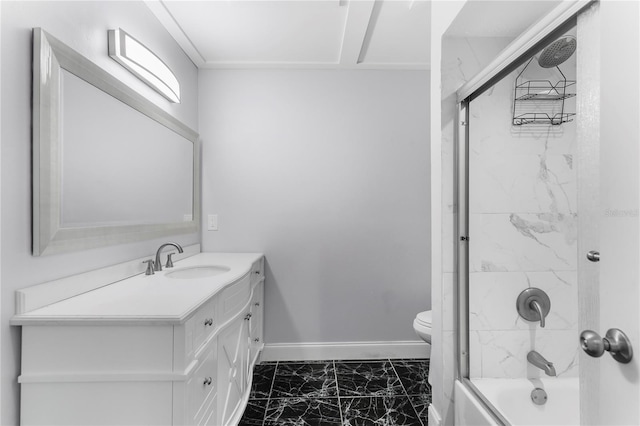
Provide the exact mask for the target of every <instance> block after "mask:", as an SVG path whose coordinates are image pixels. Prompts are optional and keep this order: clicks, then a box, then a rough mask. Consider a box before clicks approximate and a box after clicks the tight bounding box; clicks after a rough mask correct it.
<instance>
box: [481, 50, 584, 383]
mask: <svg viewBox="0 0 640 426" xmlns="http://www.w3.org/2000/svg"><path fill="white" fill-rule="evenodd" d="M561 69H562V71H563V72H564V73H565V75H567V78H571V77H572V76H574V75H575V58H574V59H572V60H570V61H568V62H566V63H565V64H563V65H561ZM520 70H522V67H520V68H519V69H518V70H516V71H515V72H514V73H512V74H511V75H509V76H508V77H506V78H505V79H503V80H502V81H501V82H499V83H498V84H497V85H496V86H494V87H493V88H492V89H490V90H489V91H487V92H485V93H484V94H482V95H481V96H480V97H478V98H477V99H474V100H473V101H472V102H471V105H470V109H469V112H470V118H469V126H470V127H469V135H470V139H469V140H470V144H469V146H470V152H469V164H470V168H469V181H470V183H469V185H470V190H469V210H470V211H469V214H470V216H469V227H470V232H469V234H470V242H469V253H470V254H469V262H470V265H469V271H470V273H469V275H470V282H469V311H470V336H469V340H470V363H471V365H470V367H471V377H477V378H480V377H482V378H489V377H490V378H516V377H529V378H535V377H540V375H544V373H543V372H542V371H541V370H539V369H537V368H535V367H533V366H531V365H529V364H528V363H527V361H526V355H527V352H529V351H530V350H536V351H538V352H540V353H541V354H542V355H543V356H544V357H546V358H547V359H548V360H549V361H551V362H553V363H554V364H555V366H556V371H557V372H558V375H559V376H575V375H577V368H576V367H577V359H578V349H579V348H578V345H577V337H576V336H577V322H578V314H577V282H576V279H577V271H576V262H577V211H576V204H577V189H576V183H577V176H576V170H575V169H574V167H573V156H574V153H575V148H576V146H575V144H576V140H575V135H576V132H575V121H574V122H569V123H565V124H562V125H559V126H551V125H545V126H513V125H512V124H511V122H512V113H513V102H514V101H513V95H514V83H515V79H516V75H517V73H518V72H519V71H520ZM526 76H527V77H528V78H532V79H534V78H544V79H546V78H551V79H556V80H557V79H558V78H559V77H560V76H559V75H558V73H557V70H555V69H551V70H545V69H542V68H540V67H538V65H537V63H535V61H534V62H532V64H531V65H530V66H529V67H528V68H527V70H526ZM574 87H575V86H574ZM531 107H536V105H535V104H531ZM566 107H567V108H566V109H567V110H572V111H575V98H573V99H572V100H569V101H568V102H567V104H566ZM527 287H538V288H541V289H542V290H544V291H545V292H546V293H547V294H548V295H549V297H550V299H551V312H550V313H549V316H548V317H547V324H546V327H545V328H540V325H539V323H532V322H528V321H526V320H524V319H522V318H520V316H519V315H518V313H517V311H516V299H517V297H518V294H520V292H521V291H522V290H524V289H525V288H527Z"/></svg>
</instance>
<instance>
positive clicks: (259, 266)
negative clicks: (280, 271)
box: [251, 258, 264, 284]
mask: <svg viewBox="0 0 640 426" xmlns="http://www.w3.org/2000/svg"><path fill="white" fill-rule="evenodd" d="M263 260H264V258H260V259H258V260H256V261H255V262H254V263H253V265H251V284H255V283H257V282H258V281H260V280H261V279H262V277H264V262H263Z"/></svg>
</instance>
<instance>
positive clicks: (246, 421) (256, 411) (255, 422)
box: [238, 399, 268, 426]
mask: <svg viewBox="0 0 640 426" xmlns="http://www.w3.org/2000/svg"><path fill="white" fill-rule="evenodd" d="M267 402H268V401H267V400H266V399H259V400H252V399H250V400H249V402H248V403H247V408H245V410H244V414H243V415H242V419H240V423H238V426H262V422H263V421H264V416H265V412H266V410H267Z"/></svg>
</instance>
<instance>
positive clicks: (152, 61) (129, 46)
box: [109, 28, 180, 103]
mask: <svg viewBox="0 0 640 426" xmlns="http://www.w3.org/2000/svg"><path fill="white" fill-rule="evenodd" d="M109 56H111V57H112V58H113V59H114V60H115V61H116V62H118V63H119V64H120V65H122V66H123V67H125V68H126V69H128V70H129V71H130V72H131V73H132V74H133V75H135V76H136V77H138V78H139V79H140V80H142V81H144V82H145V83H146V84H148V85H149V86H150V87H151V88H153V89H154V90H156V91H157V92H158V93H160V94H161V95H162V96H164V97H165V98H167V99H168V100H170V101H171V102H176V103H180V83H179V82H178V79H177V78H176V76H175V75H174V74H173V72H172V71H171V70H170V69H169V67H168V66H167V64H165V63H164V62H163V61H162V59H160V58H159V57H158V56H156V54H155V53H153V52H152V51H151V50H149V49H148V48H147V47H146V46H145V45H144V44H142V43H140V42H139V41H138V40H136V39H135V38H133V37H131V36H130V35H129V34H127V33H126V32H125V31H123V30H122V29H121V28H119V29H117V30H109Z"/></svg>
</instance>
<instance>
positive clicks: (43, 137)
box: [33, 28, 200, 256]
mask: <svg viewBox="0 0 640 426" xmlns="http://www.w3.org/2000/svg"><path fill="white" fill-rule="evenodd" d="M33 40H34V45H33V48H34V51H33V52H34V54H33V62H34V63H33V69H34V75H33V78H34V79H33V83H34V84H33V97H34V98H33V254H34V255H36V256H39V255H47V254H54V253H61V252H68V251H74V250H84V249H88V248H93V247H100V246H106V245H112V244H122V243H127V242H134V241H141V240H145V239H152V238H160V237H163V236H169V235H176V234H186V233H195V232H198V230H199V223H200V213H199V210H200V195H199V194H200V170H199V164H200V152H199V150H200V145H199V138H198V134H197V133H196V132H195V131H193V130H191V129H190V128H189V127H187V126H185V125H184V124H183V123H181V122H180V121H178V120H177V119H175V118H174V117H173V116H171V115H170V114H168V113H167V112H166V111H164V110H163V109H161V108H159V107H158V106H157V105H155V104H154V103H152V102H151V101H149V100H148V99H146V98H144V97H143V96H141V95H140V94H139V93H137V92H136V91H134V90H132V89H131V88H130V87H129V86H127V85H125V84H123V83H122V82H120V81H119V80H117V79H116V78H115V77H113V76H112V75H111V74H109V73H107V72H106V71H104V70H103V69H102V68H100V67H98V66H97V65H95V64H94V63H92V62H91V61H89V60H88V59H86V58H85V57H83V56H82V55H80V54H79V53H77V52H75V51H74V50H72V49H71V48H69V47H68V46H66V45H64V44H63V43H62V42H60V41H59V40H57V39H55V38H54V37H52V36H51V35H50V34H47V33H46V32H45V31H43V30H42V29H39V28H36V29H34V37H33Z"/></svg>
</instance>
